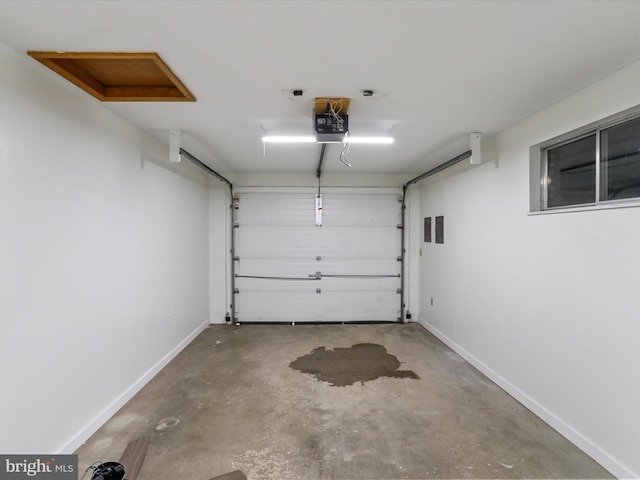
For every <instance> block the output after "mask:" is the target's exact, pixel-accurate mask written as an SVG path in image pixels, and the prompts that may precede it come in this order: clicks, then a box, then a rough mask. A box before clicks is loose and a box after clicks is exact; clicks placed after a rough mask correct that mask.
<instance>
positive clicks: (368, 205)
mask: <svg viewBox="0 0 640 480" xmlns="http://www.w3.org/2000/svg"><path fill="white" fill-rule="evenodd" d="M316 193H317V192H314V191H313V190H312V189H311V190H310V189H294V188H291V189H287V190H268V189H253V190H252V189H245V190H243V189H239V191H238V195H237V197H238V199H239V200H238V209H237V210H236V224H237V229H236V234H235V235H236V245H235V256H236V258H237V260H236V267H235V268H236V280H235V287H236V290H237V293H236V296H235V301H236V304H235V312H236V321H238V322H239V323H243V322H286V323H290V322H291V323H296V322H355V321H397V320H398V317H399V309H400V293H399V289H400V283H401V282H400V268H401V265H400V263H401V262H400V261H399V260H398V257H399V255H400V242H401V231H400V229H399V228H398V225H399V224H400V223H401V204H400V202H399V198H400V195H401V192H400V191H399V190H398V189H329V188H325V189H322V192H321V193H322V201H323V205H322V206H323V221H322V227H316V223H315V207H316V204H315V201H316V200H315V195H316Z"/></svg>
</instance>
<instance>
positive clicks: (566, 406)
mask: <svg viewBox="0 0 640 480" xmlns="http://www.w3.org/2000/svg"><path fill="white" fill-rule="evenodd" d="M638 78H640V63H637V64H635V65H633V66H631V67H629V68H627V69H625V70H622V71H619V72H618V73H616V74H615V75H613V76H611V77H609V78H607V79H605V80H604V81H602V82H599V83H598V84H595V85H593V86H592V87H590V88H588V89H586V90H584V91H582V92H580V93H578V94H576V95H574V96H572V97H570V98H568V99H566V100H565V101H563V102H561V103H559V104H557V105H555V106H554V107H552V108H550V109H548V110H546V111H543V112H541V113H539V114H538V115H535V116H534V117H531V118H529V119H527V120H525V121H523V122H522V123H520V124H519V125H517V126H514V127H513V128H510V129H508V130H506V131H504V132H502V133H501V134H500V135H498V136H497V137H495V138H493V139H491V140H489V141H487V142H485V144H483V155H484V161H483V164H482V165H480V166H477V167H471V166H468V165H466V164H465V165H457V166H456V167H453V168H451V169H449V170H447V171H445V172H443V173H442V174H439V175H437V176H435V177H432V178H431V179H429V180H426V181H424V182H423V183H422V184H421V185H420V195H421V198H420V207H421V215H420V217H421V218H420V220H419V221H422V217H426V216H437V215H444V217H445V243H444V245H438V244H435V243H431V244H422V247H423V250H424V255H423V257H421V258H420V259H419V265H420V290H421V299H420V321H421V323H423V324H424V325H425V326H427V328H429V329H431V330H432V331H433V332H434V333H436V334H437V335H439V336H440V337H441V338H442V339H443V340H445V341H446V342H447V343H449V344H450V345H451V346H453V347H454V348H455V349H457V350H458V351H459V352H460V353H462V354H463V355H464V356H466V357H467V358H468V359H469V360H471V361H472V362H473V363H475V364H476V365H477V366H478V367H479V368H480V369H482V370H483V371H484V372H486V373H487V374H489V375H490V376H491V377H492V378H493V379H494V380H496V381H497V382H498V383H499V384H500V385H502V386H503V387H504V388H506V389H507V390H508V391H510V392H511V393H512V394H514V396H516V397H517V398H518V399H519V400H521V401H522V402H523V403H525V404H526V405H527V406H529V407H530V408H531V409H532V410H534V411H535V412H536V413H538V414H539V415H541V416H542V417H543V418H544V419H545V420H547V421H548V422H549V423H551V424H552V425H553V426H555V427H556V428H557V429H558V430H560V431H561V433H563V434H565V435H566V436H568V437H569V438H570V439H572V440H573V441H574V442H575V443H577V444H578V445H579V446H581V448H583V449H584V450H585V451H586V452H587V453H588V454H590V455H591V456H593V457H594V458H595V459H596V460H598V461H599V462H600V463H601V464H602V465H603V466H605V467H606V468H608V469H609V470H610V471H611V472H612V473H614V474H615V475H618V476H620V477H636V478H637V477H638V475H640V455H638V447H639V446H640V409H639V405H640V374H639V373H638V367H639V366H640V349H639V348H638V339H639V338H640V321H639V313H638V312H639V307H640V303H639V301H638V285H639V283H638V275H639V273H638V272H639V267H640V248H638V246H639V245H640V208H626V209H616V210H600V211H588V212H580V213H561V214H544V215H535V216H529V215H527V211H528V208H529V191H528V188H529V179H528V174H529V147H530V146H531V145H534V144H536V143H539V142H541V141H544V140H547V139H549V138H552V137H554V136H556V135H559V134H562V133H565V132H567V131H570V130H572V129H574V128H578V127H580V126H582V125H585V124H588V123H590V122H592V121H595V120H598V119H599V118H603V117H606V116H608V115H611V114H614V113H616V112H618V111H622V110H624V109H626V108H629V107H632V106H635V105H637V104H640V90H639V89H638ZM414 188H415V187H414ZM431 298H433V306H432V305H431V301H430V300H431Z"/></svg>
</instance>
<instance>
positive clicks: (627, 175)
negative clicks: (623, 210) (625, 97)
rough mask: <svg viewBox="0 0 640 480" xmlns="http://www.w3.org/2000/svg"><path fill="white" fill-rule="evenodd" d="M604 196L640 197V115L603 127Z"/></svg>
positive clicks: (601, 160)
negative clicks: (613, 125) (639, 116)
mask: <svg viewBox="0 0 640 480" xmlns="http://www.w3.org/2000/svg"><path fill="white" fill-rule="evenodd" d="M600 144H601V147H600V148H601V150H600V178H601V183H600V185H601V186H600V200H618V199H622V198H633V197H640V118H636V119H634V120H631V121H629V122H625V123H621V124H620V125H616V126H615V127H611V128H607V129H606V130H603V131H602V136H601V137H600Z"/></svg>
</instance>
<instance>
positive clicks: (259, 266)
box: [236, 257, 400, 277]
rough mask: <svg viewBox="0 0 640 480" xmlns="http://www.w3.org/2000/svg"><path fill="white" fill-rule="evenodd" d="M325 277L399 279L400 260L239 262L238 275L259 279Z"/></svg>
mask: <svg viewBox="0 0 640 480" xmlns="http://www.w3.org/2000/svg"><path fill="white" fill-rule="evenodd" d="M315 272H321V273H322V274H323V275H357V274H360V275H396V276H397V275H400V262H399V261H397V259H395V258H393V259H379V258H351V259H345V258H326V257H321V260H320V261H318V260H316V258H315V257H314V258H293V259H288V258H284V257H280V258H240V260H239V261H238V262H237V263H236V274H238V275H241V276H242V275H258V276H279V277H282V276H291V277H306V276H308V275H314V274H315Z"/></svg>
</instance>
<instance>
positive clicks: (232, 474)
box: [209, 470, 247, 480]
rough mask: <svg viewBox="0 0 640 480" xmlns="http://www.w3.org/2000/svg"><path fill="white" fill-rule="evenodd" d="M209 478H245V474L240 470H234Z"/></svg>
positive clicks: (215, 479) (224, 479)
mask: <svg viewBox="0 0 640 480" xmlns="http://www.w3.org/2000/svg"><path fill="white" fill-rule="evenodd" d="M209 480H247V476H246V475H245V474H244V473H242V472H241V471H240V470H236V471H235V472H230V473H225V474H223V475H218V476H217V477H213V478H210V479H209Z"/></svg>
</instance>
